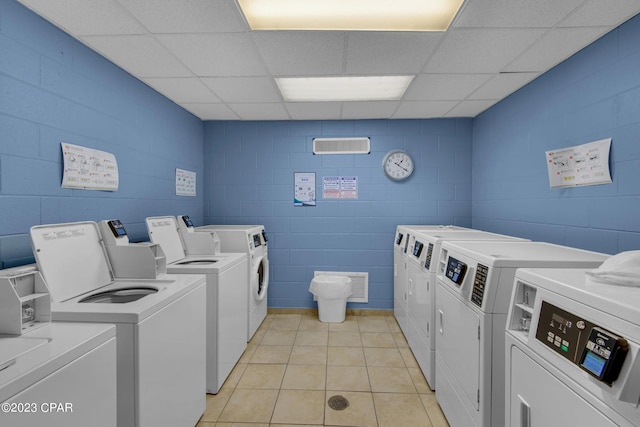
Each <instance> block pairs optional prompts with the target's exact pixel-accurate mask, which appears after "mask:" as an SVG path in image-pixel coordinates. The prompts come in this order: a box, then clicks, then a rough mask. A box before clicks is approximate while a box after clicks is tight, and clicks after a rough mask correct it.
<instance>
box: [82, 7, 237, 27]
mask: <svg viewBox="0 0 640 427" xmlns="http://www.w3.org/2000/svg"><path fill="white" fill-rule="evenodd" d="M93 1H99V0H93ZM93 1H92V2H93ZM118 1H119V2H120V3H121V4H122V5H123V6H124V7H126V8H127V9H128V10H129V11H130V12H131V14H132V15H133V16H135V17H136V18H137V19H138V20H139V21H140V22H141V23H142V24H143V25H144V26H145V27H147V28H148V29H149V31H151V32H152V33H212V32H241V31H245V30H247V29H248V27H247V26H246V25H245V24H244V21H243V18H242V17H241V15H240V12H239V11H238V9H237V7H236V6H235V4H234V2H233V0H224V1H223V0H216V1H211V0H189V1H175V0H118Z"/></svg>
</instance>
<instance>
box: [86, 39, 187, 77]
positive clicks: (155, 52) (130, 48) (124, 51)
mask: <svg viewBox="0 0 640 427" xmlns="http://www.w3.org/2000/svg"><path fill="white" fill-rule="evenodd" d="M81 40H82V41H83V42H85V43H86V44H87V45H89V47H91V48H92V49H94V50H96V51H98V52H99V53H100V54H102V55H103V56H105V57H106V58H108V59H109V60H111V61H112V62H114V63H115V64H117V65H119V66H120V67H122V68H123V69H124V70H126V71H127V72H129V73H131V74H133V75H134V76H136V77H138V78H144V77H190V76H192V74H191V73H190V72H189V70H188V69H187V68H185V67H184V66H183V65H182V64H181V63H180V62H179V61H178V60H177V59H176V58H175V57H174V56H173V55H171V54H170V53H169V52H168V51H167V50H166V49H165V48H164V47H163V46H162V45H161V44H160V43H158V41H157V40H155V39H154V38H153V37H152V36H149V35H132V36H86V37H82V38H81Z"/></svg>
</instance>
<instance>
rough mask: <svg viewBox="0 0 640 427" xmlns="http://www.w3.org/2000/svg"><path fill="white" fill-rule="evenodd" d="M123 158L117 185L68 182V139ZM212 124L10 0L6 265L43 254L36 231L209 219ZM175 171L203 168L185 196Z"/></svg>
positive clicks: (3, 35)
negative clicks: (165, 218)
mask: <svg viewBox="0 0 640 427" xmlns="http://www.w3.org/2000/svg"><path fill="white" fill-rule="evenodd" d="M62 141H64V142H69V143H72V144H77V145H82V146H86V147H91V148H96V149H99V150H104V151H109V152H111V153H113V154H115V155H116V158H117V160H118V167H119V170H120V188H119V189H118V191H116V192H103V191H83V190H70V189H63V188H60V182H61V178H62V154H61V148H60V142H62ZM202 145H203V125H202V121H201V120H199V119H198V118H196V117H194V116H193V115H191V114H190V113H188V112H186V111H185V110H183V109H182V108H180V107H178V106H177V105H176V104H174V103H173V102H171V101H169V100H167V99H166V98H164V97H163V96H161V95H159V94H158V93H157V92H155V91H153V90H152V89H150V88H149V87H148V86H146V85H145V84H143V83H141V82H140V81H139V80H137V79H135V78H133V77H131V76H130V75H129V74H127V73H125V72H124V71H123V70H121V69H120V68H118V67H116V66H115V65H113V64H112V63H110V62H109V61H107V60H106V59H104V58H102V57H101V56H100V55H98V54H96V53H94V52H93V51H91V50H90V49H88V48H86V47H85V46H84V45H82V44H81V43H80V42H78V41H76V40H75V39H73V38H72V37H70V36H68V35H66V34H65V33H64V32H62V31H60V30H59V29H57V28H56V27H54V26H52V25H50V24H49V23H47V22H46V21H44V20H43V19H42V18H40V17H38V16H37V15H35V14H33V13H32V12H31V11H29V10H27V9H26V8H24V7H23V6H22V5H20V4H18V3H16V2H15V1H13V0H2V1H0V264H1V265H0V266H1V267H3V268H4V267H9V266H13V265H20V264H24V263H29V262H32V261H33V256H32V253H31V245H30V241H29V238H28V232H29V228H30V227H31V226H32V225H36V224H50V223H60V222H69V221H79V220H96V221H97V220H100V219H107V218H113V217H117V218H120V219H121V220H122V221H123V223H124V224H125V227H126V228H127V231H128V232H129V234H130V236H131V238H132V240H140V239H145V240H146V239H147V232H146V228H145V226H144V219H145V218H146V217H147V216H152V215H166V214H174V215H175V214H176V213H179V212H188V213H189V214H191V215H192V216H193V217H194V219H195V220H196V221H201V219H202V216H201V215H202V211H203V197H202V193H203V191H202V186H203V182H202V179H201V178H202V176H203V173H202V171H203V167H202V166H203V164H202V149H203V147H202ZM175 168H180V169H187V170H191V171H195V172H196V173H197V174H198V183H197V185H198V188H199V195H198V196H197V197H177V196H175Z"/></svg>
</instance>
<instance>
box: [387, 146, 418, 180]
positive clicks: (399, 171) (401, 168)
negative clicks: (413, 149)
mask: <svg viewBox="0 0 640 427" xmlns="http://www.w3.org/2000/svg"><path fill="white" fill-rule="evenodd" d="M382 168H383V169H384V173H385V174H386V175H387V176H388V177H389V178H390V179H392V180H394V181H402V180H403V179H407V178H409V176H411V174H412V173H413V160H411V156H409V154H407V153H405V152H404V151H400V150H395V151H391V152H389V153H387V155H386V156H384V160H383V162H382Z"/></svg>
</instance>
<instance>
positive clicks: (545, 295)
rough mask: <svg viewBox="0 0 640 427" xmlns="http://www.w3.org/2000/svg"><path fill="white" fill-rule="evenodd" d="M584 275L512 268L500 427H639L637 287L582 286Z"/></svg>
mask: <svg viewBox="0 0 640 427" xmlns="http://www.w3.org/2000/svg"><path fill="white" fill-rule="evenodd" d="M585 272H586V270H582V269H520V270H518V271H517V272H516V277H515V286H514V291H513V295H512V298H511V304H510V309H509V315H508V318H507V332H506V338H505V340H506V364H505V370H506V375H505V376H506V381H505V395H506V401H505V404H506V425H507V426H514V427H515V426H518V427H547V426H585V427H586V426H593V427H605V426H612V427H613V426H621V427H637V426H640V357H639V352H640V288H630V287H626V286H616V285H608V284H602V283H593V282H591V283H586V281H585Z"/></svg>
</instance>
